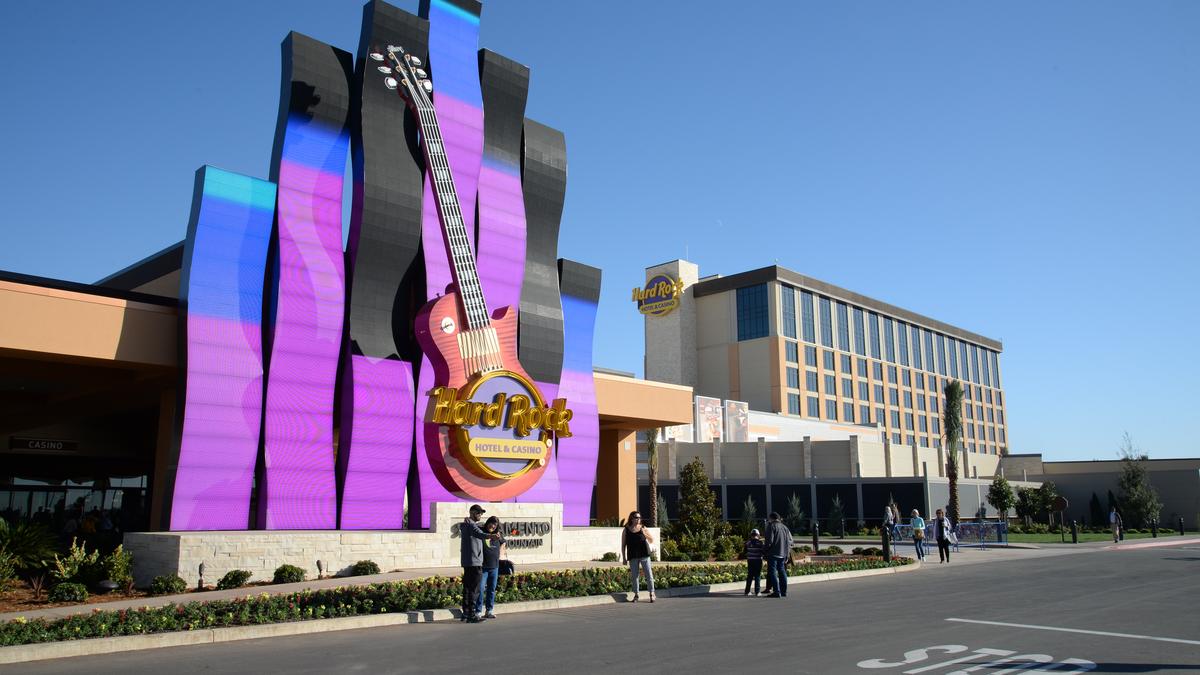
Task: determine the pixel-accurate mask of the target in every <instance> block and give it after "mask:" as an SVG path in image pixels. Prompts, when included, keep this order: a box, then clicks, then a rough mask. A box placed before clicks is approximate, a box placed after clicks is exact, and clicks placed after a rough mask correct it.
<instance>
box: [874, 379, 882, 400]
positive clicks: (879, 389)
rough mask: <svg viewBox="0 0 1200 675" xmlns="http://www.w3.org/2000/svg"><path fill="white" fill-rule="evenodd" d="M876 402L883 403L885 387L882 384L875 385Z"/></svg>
mask: <svg viewBox="0 0 1200 675" xmlns="http://www.w3.org/2000/svg"><path fill="white" fill-rule="evenodd" d="M875 402H876V403H883V385H882V384H877V385H875Z"/></svg>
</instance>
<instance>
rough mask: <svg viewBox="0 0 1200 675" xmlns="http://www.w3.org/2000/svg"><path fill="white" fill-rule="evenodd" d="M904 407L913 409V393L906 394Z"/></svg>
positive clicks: (907, 392)
mask: <svg viewBox="0 0 1200 675" xmlns="http://www.w3.org/2000/svg"><path fill="white" fill-rule="evenodd" d="M904 407H905V408H909V409H912V392H911V391H906V392H904Z"/></svg>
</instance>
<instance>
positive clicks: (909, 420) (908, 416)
mask: <svg viewBox="0 0 1200 675" xmlns="http://www.w3.org/2000/svg"><path fill="white" fill-rule="evenodd" d="M904 428H905V429H907V430H908V431H912V430H913V415H912V413H904Z"/></svg>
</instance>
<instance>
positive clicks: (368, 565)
mask: <svg viewBox="0 0 1200 675" xmlns="http://www.w3.org/2000/svg"><path fill="white" fill-rule="evenodd" d="M368 574H379V565H376V564H375V561H374V560H359V561H358V562H356V563H354V565H352V566H351V567H350V576H354V577H365V576H367V575H368ZM302 581H303V580H302Z"/></svg>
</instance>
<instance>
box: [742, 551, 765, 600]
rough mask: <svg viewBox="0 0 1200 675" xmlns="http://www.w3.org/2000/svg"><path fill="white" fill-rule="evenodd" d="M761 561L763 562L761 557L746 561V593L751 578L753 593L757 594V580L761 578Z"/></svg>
mask: <svg viewBox="0 0 1200 675" xmlns="http://www.w3.org/2000/svg"><path fill="white" fill-rule="evenodd" d="M762 563H763V561H762V560H761V559H759V560H747V561H746V592H747V593H749V592H750V581H751V580H753V581H754V594H755V595H758V588H759V586H758V580H759V579H760V578H762Z"/></svg>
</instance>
